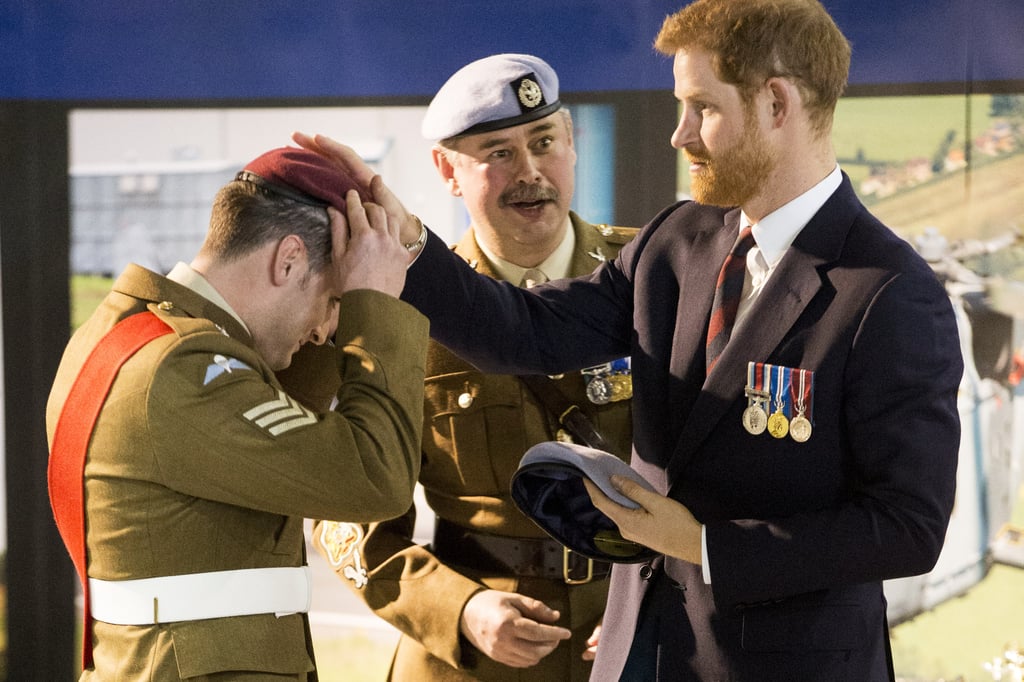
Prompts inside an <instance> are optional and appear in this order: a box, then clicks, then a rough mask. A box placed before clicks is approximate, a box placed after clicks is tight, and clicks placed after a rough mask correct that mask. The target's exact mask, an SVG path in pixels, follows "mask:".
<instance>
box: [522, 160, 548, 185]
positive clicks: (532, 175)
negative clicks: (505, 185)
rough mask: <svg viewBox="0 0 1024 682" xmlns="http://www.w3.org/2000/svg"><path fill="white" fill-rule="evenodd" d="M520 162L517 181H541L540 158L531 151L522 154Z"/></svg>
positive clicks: (529, 182) (528, 182)
mask: <svg viewBox="0 0 1024 682" xmlns="http://www.w3.org/2000/svg"><path fill="white" fill-rule="evenodd" d="M518 158H519V163H518V164H517V166H516V181H517V182H524V183H526V184H533V183H536V182H540V180H541V179H542V177H543V176H542V175H541V172H540V159H538V158H537V157H536V156H534V155H533V154H530V153H525V154H520V155H519V157H518Z"/></svg>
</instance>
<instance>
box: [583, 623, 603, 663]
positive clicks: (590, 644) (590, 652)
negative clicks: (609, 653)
mask: <svg viewBox="0 0 1024 682" xmlns="http://www.w3.org/2000/svg"><path fill="white" fill-rule="evenodd" d="M600 641H601V626H600V625H598V626H597V627H595V628H594V633H593V634H592V635H590V637H588V638H587V648H586V649H584V650H583V660H584V661H593V660H594V659H596V658H597V645H598V643H599V642H600Z"/></svg>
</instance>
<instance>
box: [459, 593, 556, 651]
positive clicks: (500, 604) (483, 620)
mask: <svg viewBox="0 0 1024 682" xmlns="http://www.w3.org/2000/svg"><path fill="white" fill-rule="evenodd" d="M531 616H537V617H541V618H544V619H550V618H551V617H552V616H554V618H555V619H557V617H558V612H557V611H555V610H553V609H551V608H549V607H547V606H546V605H545V604H543V603H542V602H540V601H538V600H536V599H531V598H529V597H523V596H522V595H519V594H515V593H511V592H499V591H496V590H484V591H482V592H478V593H477V594H475V595H474V596H473V597H471V598H470V600H469V601H468V602H467V603H466V606H465V607H464V608H463V613H462V619H461V622H460V630H461V631H462V632H463V634H464V635H466V637H467V638H468V639H469V641H470V642H471V643H472V644H473V645H474V646H475V647H476V648H477V649H479V650H480V651H481V652H483V653H484V654H486V655H487V656H489V657H490V658H492V659H494V660H495V661H497V662H499V663H502V664H504V665H508V666H511V667H514V668H527V667H530V666H533V665H536V664H537V663H538V662H539V661H540V660H541V659H542V658H544V657H545V656H547V655H548V654H550V653H551V652H552V651H554V649H555V647H557V646H558V644H559V643H560V642H562V641H564V640H566V639H569V637H571V636H572V633H571V632H570V631H569V630H567V629H566V628H563V627H558V626H556V625H552V624H549V623H542V622H538V621H537V620H535V618H534V617H531Z"/></svg>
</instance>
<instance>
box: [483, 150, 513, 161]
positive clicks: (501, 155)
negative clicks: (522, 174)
mask: <svg viewBox="0 0 1024 682" xmlns="http://www.w3.org/2000/svg"><path fill="white" fill-rule="evenodd" d="M487 157H488V158H490V159H507V158H508V157H509V151H508V150H507V149H495V150H494V151H492V152H491V153H490V154H488V155H487Z"/></svg>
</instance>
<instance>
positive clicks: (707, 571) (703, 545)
mask: <svg viewBox="0 0 1024 682" xmlns="http://www.w3.org/2000/svg"><path fill="white" fill-rule="evenodd" d="M700 570H701V573H702V574H703V576H704V584H705V585H710V584H711V566H709V565H708V527H707V526H701V527H700Z"/></svg>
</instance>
